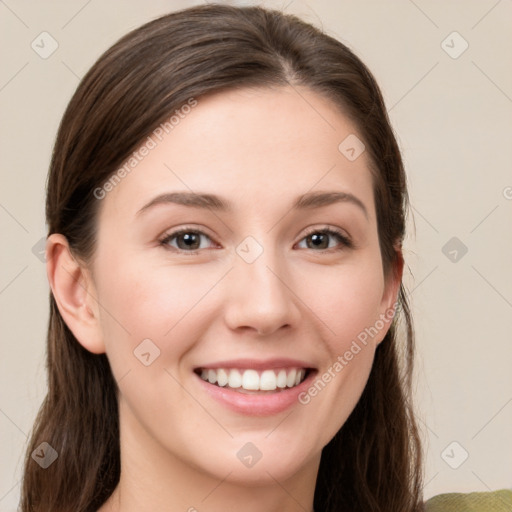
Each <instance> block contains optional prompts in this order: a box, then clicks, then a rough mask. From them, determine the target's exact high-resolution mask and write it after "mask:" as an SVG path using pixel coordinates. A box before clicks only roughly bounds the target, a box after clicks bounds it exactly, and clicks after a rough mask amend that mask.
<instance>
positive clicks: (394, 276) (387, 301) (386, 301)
mask: <svg viewBox="0 0 512 512" xmlns="http://www.w3.org/2000/svg"><path fill="white" fill-rule="evenodd" d="M395 253H396V254H395V260H394V262H393V263H392V267H391V269H390V270H389V273H388V275H387V276H386V277H385V284H384V292H383V294H382V300H381V304H380V311H379V313H380V316H379V320H380V321H381V322H383V323H384V326H383V328H382V329H381V330H380V331H381V332H379V336H378V337H377V339H376V342H377V344H379V343H380V342H381V341H382V340H383V339H384V337H385V336H386V334H387V332H388V330H389V328H390V327H391V323H392V322H393V318H394V316H395V314H396V310H397V307H398V295H399V293H400V285H401V284H402V275H403V271H404V258H403V254H402V248H401V247H395Z"/></svg>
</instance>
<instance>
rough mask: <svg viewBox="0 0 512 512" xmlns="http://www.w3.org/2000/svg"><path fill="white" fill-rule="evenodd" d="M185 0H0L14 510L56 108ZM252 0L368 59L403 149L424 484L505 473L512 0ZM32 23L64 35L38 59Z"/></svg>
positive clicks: (41, 364)
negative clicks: (118, 47)
mask: <svg viewBox="0 0 512 512" xmlns="http://www.w3.org/2000/svg"><path fill="white" fill-rule="evenodd" d="M194 3H198V2H186V1H175V0H174V1H169V0H168V1H164V0H146V1H144V2H141V1H135V0H129V1H126V0H125V1H121V0H117V1H110V2H100V1H98V0H95V1H94V0H93V1H91V2H87V1H85V0H79V1H68V0H67V1H64V0H61V1H46V2H44V3H43V2H36V1H26V0H25V1H24V0H20V1H17V2H14V1H13V0H10V1H9V0H7V1H6V2H1V3H0V34H1V35H0V38H1V41H2V48H3V52H2V57H3V63H2V66H1V69H0V109H1V114H2V121H3V122H2V125H1V131H2V133H1V140H2V153H1V155H2V171H1V172H2V174H1V180H2V181H1V188H0V224H1V234H2V251H1V258H2V259H1V265H0V311H1V319H2V323H1V326H2V331H1V332H2V343H1V345H0V350H1V353H0V365H1V367H0V379H1V381H0V382H1V386H0V431H1V436H0V449H1V459H2V464H1V467H0V511H13V510H15V509H16V506H17V502H18V496H19V488H20V486H19V483H20V478H21V469H22V460H23V455H24V449H25V443H26V441H27V435H28V434H29V432H30V429H31V427H32V424H33V421H34V418H35V415H36V412H37V410H38V408H39V405H40V403H41V401H42V399H43V397H44V395H45V393H46V374H45V360H44V357H45V336H46V328H47V318H48V293H49V286H48V283H47V280H46V270H45V266H44V264H43V262H42V261H41V259H40V258H39V257H38V256H37V243H38V242H39V241H40V240H41V238H43V237H44V236H45V235H46V228H45V221H44V191H45V180H46V174H47V169H48V164H49V160H50V155H51V149H52V145H53V141H54V138H55V135H56V131H57V127H58V124H59V121H60V118H61V116H62V114H63V112H64V109H65V107H66V104H67V102H68V101H69V99H70V97H71V95H72V94H73V92H74V90H75V88H76V86H77V84H78V82H79V79H80V77H82V76H83V75H84V74H85V72H86V71H87V70H88V69H89V68H90V66H91V65H92V64H93V62H94V61H95V60H96V59H97V57H98V56H99V55H100V54H101V53H102V52H103V51H104V50H106V49H107V48H108V47H109V46H110V45H111V44H112V43H114V42H115V41H116V40H117V39H118V38H119V37H121V36H122V35H124V34H125V33H126V32H128V31H129V30H131V29H133V28H135V27H137V26H139V25H141V24H142V23H144V22H146V21H149V20H151V19H153V18H155V17H157V16H159V15H161V14H164V13H167V12H170V11H172V10H177V9H180V8H183V7H187V6H191V5H192V4H194ZM226 3H228V2H226ZM229 3H231V4H237V2H229ZM238 3H241V2H238ZM245 3H252V2H245ZM261 4H262V5H265V6H268V7H275V8H284V9H285V11H286V12H289V13H293V14H297V15H299V16H300V17H302V18H303V19H305V20H306V21H309V22H311V23H313V24H315V25H317V26H323V28H324V29H325V30H326V31H327V33H329V34H330V35H332V36H334V37H336V38H338V39H340V40H341V41H342V42H344V43H345V44H347V45H348V46H349V47H350V48H351V49H353V50H354V51H355V53H356V54H357V55H358V56H360V57H361V58H362V60H363V61H364V62H365V63H366V64H367V65H368V66H369V68H370V69H371V70H372V72H373V73H374V75H375V77H376V78H377V81H378V82H379V84H380V86H381V88H382V91H383V94H384V97H385V100H386V103H387V106H388V111H389V115H390V118H391V121H392V124H393V126H394V129H395V131H396V133H397V137H398V140H399V143H400V146H401V149H402V151H403V156H404V160H405V164H406V169H407V173H408V179H409V187H410V198H411V203H412V217H411V219H410V222H409V235H408V237H407V240H406V243H405V248H404V254H405V258H406V263H407V275H406V282H407V285H408V287H409V292H410V297H411V301H412V307H413V314H414V318H415V326H416V333H417V349H418V358H417V359H418V365H417V377H416V382H417V385H416V407H417V415H418V419H419V423H420V426H421V428H422V430H423V436H424V439H425V451H426V475H425V487H424V493H425V497H426V498H428V497H430V496H432V495H435V494H438V493H441V492H455V491H462V492H468V491H486V490H489V489H498V488H503V487H512V462H511V461H512V436H511V435H510V433H511V432H512V372H511V367H512V364H511V362H512V342H511V341H512V340H511V332H512V272H511V271H510V266H511V261H512V259H511V255H512V237H511V233H512V172H511V169H512V149H511V148H512V67H511V66H510V50H511V46H512V44H511V43H512V31H510V26H511V21H512V2H510V1H508V0H502V1H494V0H492V1H476V0H471V1H468V0H466V1H462V0H461V1H445V2H435V1H425V0H424V1H421V2H420V1H419V0H416V1H415V2H413V1H412V0H411V1H408V0H397V1H390V2H381V1H378V0H371V1H355V0H353V1H347V0H340V1H335V0H331V1H329V0H318V1H313V0H311V1H309V2H304V1H301V0H294V1H290V0H285V1H283V2H280V1H274V2H264V3H261ZM43 31H46V32H48V33H49V34H51V36H52V37H53V38H54V39H55V40H56V41H57V43H58V48H57V49H56V51H55V52H54V53H53V54H52V55H51V56H49V57H48V58H46V59H43V58H42V57H41V56H40V55H39V54H38V53H36V52H35V51H34V50H33V49H32V47H31V43H32V42H33V41H34V40H35V41H36V43H37V41H40V37H41V36H40V34H41V32H43ZM454 31H456V32H458V34H459V35H453V34H452V33H453V32H454ZM45 37H46V36H45ZM47 41H49V39H47ZM443 41H445V42H444V43H443ZM46 44H47V45H49V42H47V43H46ZM466 44H468V47H467V49H466V50H465V51H464V52H463V53H461V54H460V55H458V54H459V53H460V52H461V50H463V48H464V47H465V45H466ZM40 46H41V44H40ZM46 48H47V49H49V48H50V47H49V46H46ZM413 220H414V222H413ZM453 237H455V238H456V239H455V240H452V241H451V242H449V241H450V240H451V239H452V238H453ZM446 244H448V245H446ZM462 244H463V245H462ZM34 246H36V248H35V249H33V248H34ZM464 246H465V247H466V249H467V252H466V253H465V254H464V250H465V249H464ZM454 251H455V252H454ZM34 252H35V253H36V254H34ZM454 260H455V261H454ZM453 442H456V444H452V443H453ZM465 452H467V454H468V458H467V460H465V461H464V462H463V463H461V461H462V460H463V459H464V457H465ZM459 464H460V465H459ZM455 466H458V468H456V469H455Z"/></svg>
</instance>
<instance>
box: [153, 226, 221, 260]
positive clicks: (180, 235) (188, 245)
mask: <svg viewBox="0 0 512 512" xmlns="http://www.w3.org/2000/svg"><path fill="white" fill-rule="evenodd" d="M201 237H204V238H206V239H208V240H211V238H210V237H209V236H208V235H207V234H206V233H204V232H203V231H200V230H197V229H191V228H182V229H179V230H177V231H174V232H172V233H168V234H166V235H165V236H164V238H162V239H161V240H160V241H159V243H160V245H162V246H164V247H169V246H170V247H172V248H174V249H177V250H178V251H181V252H188V253H189V254H196V252H197V251H198V250H200V249H205V247H204V246H203V247H201ZM175 239H176V245H174V244H173V243H172V242H173V241H174V240H175Z"/></svg>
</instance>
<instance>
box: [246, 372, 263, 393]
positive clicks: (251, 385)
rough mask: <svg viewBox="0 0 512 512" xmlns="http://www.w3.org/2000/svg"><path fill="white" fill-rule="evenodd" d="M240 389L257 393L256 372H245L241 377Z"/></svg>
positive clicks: (258, 382) (258, 386) (258, 379)
mask: <svg viewBox="0 0 512 512" xmlns="http://www.w3.org/2000/svg"><path fill="white" fill-rule="evenodd" d="M242 387H243V388H244V389H248V390H249V391H258V389H260V377H259V375H258V372H257V371H256V370H245V372H244V374H243V377H242Z"/></svg>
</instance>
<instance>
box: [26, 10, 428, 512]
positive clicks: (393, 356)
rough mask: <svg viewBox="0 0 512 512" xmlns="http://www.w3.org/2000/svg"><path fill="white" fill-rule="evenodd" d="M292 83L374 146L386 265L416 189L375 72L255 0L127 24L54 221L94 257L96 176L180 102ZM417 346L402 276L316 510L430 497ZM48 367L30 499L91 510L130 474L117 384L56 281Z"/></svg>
mask: <svg viewBox="0 0 512 512" xmlns="http://www.w3.org/2000/svg"><path fill="white" fill-rule="evenodd" d="M288 84H291V85H292V86H297V85H301V86H306V87H308V88H310V89H311V90H313V91H315V92H317V93H318V94H321V95H323V96H324V97H326V98H329V99H330V100H331V101H332V102H333V103H334V104H335V105H337V106H339V107H340V108H341V110H342V111H343V112H344V113H345V114H346V115H347V116H349V118H350V119H351V120H352V121H353V122H354V123H355V125H356V126H357V128H358V130H359V133H360V134H361V135H362V137H363V140H364V143H365V145H366V150H367V151H368V154H369V157H370V160H371V172H372V179H373V187H374V197H375V206H376V211H377V222H378V233H379V242H380V248H381V252H382V264H383V269H384V271H385V273H386V275H388V273H389V272H393V271H395V269H396V268H397V265H399V263H400V262H399V261H398V259H397V258H400V256H398V255H397V252H396V250H395V248H396V247H400V246H401V244H402V241H403V238H404V232H405V217H406V213H407V206H408V197H407V188H406V178H405V172H404V167H403V163H402V159H401V155H400V152H399V148H398V145H397V142H396V140H395V137H394V134H393V131H392V128H391V126H390V122H389V119H388V116H387V113H386V108H385V105H384V101H383V98H382V95H381V92H380V90H379V87H378V86H377V84H376V81H375V79H374V78H373V76H372V74H371V73H370V71H369V70H368V69H367V68H366V66H365V65H364V64H363V63H362V62H361V61H360V60H359V58H358V57H356V56H355V54H354V53H353V52H352V51H350V50H349V49H348V48H347V47H346V46H345V45H343V44H342V43H341V42H339V41H337V40H336V39H334V38H332V37H330V36H328V35H326V34H325V33H323V32H322V31H320V30H319V29H317V28H315V27H313V26H311V25H309V24H307V23H305V22H303V21H301V20H300V19H298V18H297V17H295V16H292V15H285V14H284V13H282V12H279V11H274V10H269V9H265V8H262V7H255V6H252V7H232V6H226V5H215V4H213V5H203V6H196V7H192V8H189V9H184V10H182V11H178V12H174V13H171V14H169V15H166V16H163V17H161V18H158V19H156V20H154V21H151V22H149V23H146V24H145V25H143V26H142V27H140V28H138V29H136V30H134V31H132V32H130V33H129V34H127V35H126V36H124V37H123V38H121V39H120V40H119V41H118V42H117V43H116V44H115V45H114V46H112V47H111V48H110V49H108V50H107V51H106V52H105V53H104V54H103V55H102V56H101V57H100V58H99V59H98V61H97V62H96V63H95V64H94V66H93V67H92V68H91V70H90V71H89V72H88V73H87V75H86V76H85V77H84V78H83V80H82V81H81V83H80V84H79V86H78V88H77V90H76V92H75V94H74V96H73V97H72V99H71V101H70V103H69V105H68V107H67V110H66V112H65V114H64V116H63V118H62V121H61V124H60V127H59V131H58V134H57V139H56V142H55V146H54V151H53V155H52V161H51V166H50V171H49V177H48V183H47V202H46V218H47V223H48V228H49V233H48V234H52V233H61V234H63V235H64V236H66V238H67V240H68V242H69V244H70V248H71V251H72V252H73V254H74V255H75V256H77V257H79V258H80V259H81V260H82V261H88V260H89V258H90V257H91V256H92V254H93V253H94V250H95V243H96V241H95V233H96V222H97V211H98V210H97V209H98V204H99V203H100V201H98V200H97V199H96V197H95V195H94V190H96V189H97V188H98V187H100V186H101V185H102V184H103V183H105V181H106V180H107V179H108V178H109V177H110V176H111V175H112V174H113V173H114V172H115V171H116V169H118V168H119V166H120V165H121V164H122V163H123V162H124V161H125V160H126V159H127V158H128V156H129V155H130V154H131V153H132V152H133V151H134V150H136V149H137V147H138V146H139V145H140V144H141V142H142V141H143V140H144V139H145V138H146V137H147V136H148V135H149V134H150V133H151V132H152V131H153V130H154V129H155V128H156V127H157V126H158V125H159V124H161V123H162V122H163V121H164V120H166V119H168V117H169V115H170V114H172V113H173V112H174V111H175V110H176V109H178V108H180V106H181V105H183V104H185V103H186V102H187V100H189V99H190V98H191V97H193V98H196V99H198V98H200V97H201V96H202V95H205V94H207V93H210V92H218V91H222V90H227V89H233V88H243V87H266V86H276V85H277V86H279V85H283V86H284V85H288ZM340 142H341V141H340ZM399 327H400V331H401V333H402V332H403V335H402V336H398V335H397V330H398V328H399ZM399 338H400V341H401V342H400V343H399ZM413 354H414V336H413V328H412V319H411V314H410V311H409V306H408V302H407V297H406V293H405V289H404V287H403V285H401V287H400V292H399V307H398V315H397V316H396V317H395V319H394V320H393V323H392V325H391V327H390V329H389V331H388V333H387V335H386V337H385V339H384V340H383V342H382V343H381V344H380V345H379V346H378V348H377V351H376V354H375V359H374V363H373V367H372V370H371V374H370V376H369V380H368V382H367V385H366V387H365V389H364V392H363V394H362V396H361V398H360V400H359V402H358V404H357V405H356V407H355V409H354V411H353V412H352V414H351V415H350V417H349V418H348V420H347V421H346V422H345V424H344V425H343V426H342V428H341V429H340V430H339V432H338V433H337V434H336V435H335V436H334V438H333V439H332V440H331V441H330V442H329V443H328V444H327V445H326V446H325V447H324V449H323V451H322V457H321V463H320V468H319V474H318V479H317V484H316V489H315V496H314V508H315V510H316V511H317V512H330V511H333V512H334V511H336V512H340V511H347V512H348V511H350V512H357V511H364V512H373V511H375V512H377V511H380V512H383V511H385V512H389V511H393V512H398V511H400V512H402V511H404V512H405V511H407V512H412V511H419V510H421V502H422V499H421V481H422V456H421V445H420V439H419V435H418V429H417V425H416V422H415V419H414V413H413V409H412V405H411V375H412V363H413ZM47 368H48V394H47V396H46V398H45V400H44V402H43V404H42V406H41V409H40V411H39V413H38V416H37V419H36V422H35V425H34V428H33V432H32V435H31V439H30V443H29V446H28V448H27V454H26V460H25V467H24V479H23V486H22V496H21V510H22V511H23V512H48V511H53V512H55V511H65V512H69V511H73V512H94V511H96V510H97V509H98V508H99V507H100V506H101V505H102V504H103V503H104V502H105V501H106V499H107V498H108V497H109V496H110V495H111V494H112V492H113V491H114V489H115V487H116V485H117V483H118V481H119V477H120V446H119V418H118V410H117V385H116V382H115V380H114V378H113V376H112V372H111V370H110V366H109V363H108V360H107V358H106V356H105V354H99V355H98V354H92V353H90V352H88V351H87V350H85V349H84V348H83V347H82V346H81V345H80V344H79V343H78V341H77V340H76V339H75V337H74V336H73V334H72V332H71V331H70V330H69V329H68V327H67V326H66V324H65V323H64V321H63V319H62V317H61V315H60V313H59V310H58V308H57V306H56V302H55V299H54V298H53V296H52V294H51V293H50V321H49V327H48V339H47ZM41 442H47V443H49V444H50V445H51V446H52V447H53V448H54V449H55V450H56V451H57V453H58V459H57V460H56V461H55V462H54V463H53V464H51V465H50V466H49V467H48V468H47V469H42V468H41V467H40V466H39V465H38V464H36V462H35V461H34V460H33V459H32V457H31V454H32V452H33V450H35V449H36V447H38V446H39V445H40V443H41Z"/></svg>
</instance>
